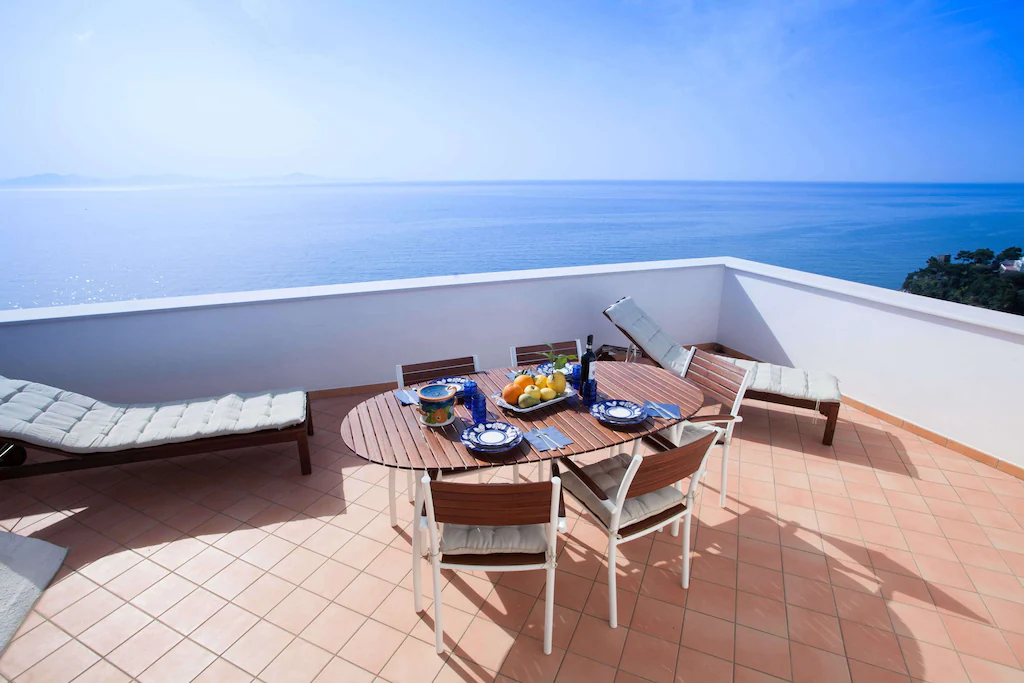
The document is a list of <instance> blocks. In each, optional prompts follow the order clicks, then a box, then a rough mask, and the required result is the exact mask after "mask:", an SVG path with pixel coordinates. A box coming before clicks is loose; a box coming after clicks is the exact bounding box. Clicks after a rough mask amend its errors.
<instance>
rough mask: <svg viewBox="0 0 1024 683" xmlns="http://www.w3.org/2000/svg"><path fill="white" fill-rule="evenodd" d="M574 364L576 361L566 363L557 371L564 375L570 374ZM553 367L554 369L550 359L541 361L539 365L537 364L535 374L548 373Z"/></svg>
mask: <svg viewBox="0 0 1024 683" xmlns="http://www.w3.org/2000/svg"><path fill="white" fill-rule="evenodd" d="M574 365H577V363H566V364H565V367H564V368H562V369H561V370H559V372H561V373H562V374H564V375H571V374H572V366H574ZM554 369H555V364H554V363H552V362H551V361H548V362H547V363H541V364H540V365H538V366H537V374H538V375H550V374H551V373H552V372H553V371H554Z"/></svg>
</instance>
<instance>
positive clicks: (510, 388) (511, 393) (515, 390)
mask: <svg viewBox="0 0 1024 683" xmlns="http://www.w3.org/2000/svg"><path fill="white" fill-rule="evenodd" d="M522 395H523V387H520V386H517V385H516V383H515V382H512V383H511V384H506V385H505V388H504V389H502V390H501V397H502V398H503V399H505V402H506V403H509V404H511V405H516V404H517V403H518V401H519V397H520V396H522Z"/></svg>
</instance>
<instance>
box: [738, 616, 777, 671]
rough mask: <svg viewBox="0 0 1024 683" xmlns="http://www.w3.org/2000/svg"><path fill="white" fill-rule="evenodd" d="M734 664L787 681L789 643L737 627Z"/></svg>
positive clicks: (759, 632) (744, 627)
mask: <svg viewBox="0 0 1024 683" xmlns="http://www.w3.org/2000/svg"><path fill="white" fill-rule="evenodd" d="M736 663H737V664H740V665H742V666H746V667H749V668H751V669H755V670H757V671H762V672H764V673H766V674H769V675H771V676H777V677H779V678H785V679H788V678H789V677H790V656H789V641H788V640H787V639H785V638H779V637H776V636H773V635H770V634H768V633H762V632H761V631H755V630H754V629H751V628H747V627H746V626H737V627H736Z"/></svg>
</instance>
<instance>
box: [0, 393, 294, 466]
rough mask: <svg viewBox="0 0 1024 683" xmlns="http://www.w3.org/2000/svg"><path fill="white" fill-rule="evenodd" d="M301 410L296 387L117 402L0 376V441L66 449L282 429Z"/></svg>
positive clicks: (119, 447) (109, 447) (96, 449)
mask: <svg viewBox="0 0 1024 683" xmlns="http://www.w3.org/2000/svg"><path fill="white" fill-rule="evenodd" d="M305 418H306V394H305V392H303V391H301V390H289V391H270V392H266V393H262V394H229V395H227V396H220V397H218V398H200V399H195V400H191V401H174V402H168V403H145V404H130V405H122V404H116V403H103V402H102V401H97V400H96V399H93V398H89V397H88V396H83V395H81V394H76V393H73V392H70V391H64V390H62V389H57V388H55V387H50V386H46V385H45V384H35V383H32V382H26V381H24V380H19V379H7V378H6V377H2V376H0V441H2V440H3V439H4V438H12V439H17V440H18V441H23V442H25V443H29V444H34V445H37V446H46V447H49V448H56V449H59V450H62V451H67V452H69V453H100V452H109V451H120V450H127V449H131V448H141V447H145V446H157V445H160V444H167V443H180V442H182V441H192V440H195V439H205V438H209V437H214V436H224V435H227V434H246V433H249V432H258V431H262V430H264V429H282V428H284V427H290V426H292V425H296V424H299V423H301V422H302V421H303V420H305Z"/></svg>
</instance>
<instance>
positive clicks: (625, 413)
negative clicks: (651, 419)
mask: <svg viewBox="0 0 1024 683" xmlns="http://www.w3.org/2000/svg"><path fill="white" fill-rule="evenodd" d="M590 414H591V415H593V416H594V417H596V418H597V419H598V420H600V421H601V422H608V423H611V424H619V425H632V424H639V423H641V422H643V421H644V420H645V419H647V408H646V407H644V406H642V405H640V404H639V403H633V402H632V401H620V400H616V399H613V400H610V401H601V402H600V403H595V404H594V405H593V406H591V408H590Z"/></svg>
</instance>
